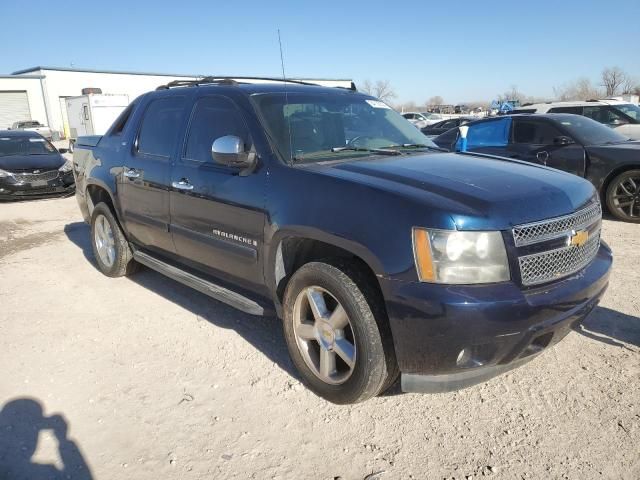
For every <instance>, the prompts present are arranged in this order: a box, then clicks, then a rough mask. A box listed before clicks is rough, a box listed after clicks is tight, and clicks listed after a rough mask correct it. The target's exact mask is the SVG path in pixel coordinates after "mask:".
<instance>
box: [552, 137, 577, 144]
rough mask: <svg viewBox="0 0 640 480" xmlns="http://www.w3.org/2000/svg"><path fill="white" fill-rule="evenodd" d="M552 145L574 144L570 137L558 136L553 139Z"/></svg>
mask: <svg viewBox="0 0 640 480" xmlns="http://www.w3.org/2000/svg"><path fill="white" fill-rule="evenodd" d="M553 143H554V144H555V145H571V144H572V143H575V142H574V141H573V139H572V138H571V137H565V136H564V135H560V136H559V137H556V138H554V139H553Z"/></svg>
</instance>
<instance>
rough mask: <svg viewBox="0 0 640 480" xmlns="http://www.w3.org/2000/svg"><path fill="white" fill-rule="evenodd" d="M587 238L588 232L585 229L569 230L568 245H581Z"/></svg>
mask: <svg viewBox="0 0 640 480" xmlns="http://www.w3.org/2000/svg"><path fill="white" fill-rule="evenodd" d="M587 240H589V232H588V231H587V230H579V231H577V232H576V231H575V230H572V231H571V236H570V237H569V242H568V243H569V246H573V247H581V246H583V245H584V244H585V243H587Z"/></svg>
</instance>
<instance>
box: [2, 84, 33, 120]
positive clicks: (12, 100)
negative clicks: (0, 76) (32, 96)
mask: <svg viewBox="0 0 640 480" xmlns="http://www.w3.org/2000/svg"><path fill="white" fill-rule="evenodd" d="M22 120H31V112H30V111H29V100H28V99H27V92H0V129H6V128H9V127H10V126H11V125H12V124H13V122H19V121H22Z"/></svg>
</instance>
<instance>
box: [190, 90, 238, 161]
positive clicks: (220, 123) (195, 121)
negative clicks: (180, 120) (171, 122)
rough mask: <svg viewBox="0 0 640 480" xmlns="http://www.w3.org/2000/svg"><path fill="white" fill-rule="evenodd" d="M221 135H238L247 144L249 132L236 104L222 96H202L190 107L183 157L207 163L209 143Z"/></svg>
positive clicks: (209, 152)
mask: <svg viewBox="0 0 640 480" xmlns="http://www.w3.org/2000/svg"><path fill="white" fill-rule="evenodd" d="M225 135H235V136H236V137H240V138H241V139H242V140H243V141H244V142H245V145H246V146H247V148H248V147H249V144H250V140H249V131H248V129H247V126H246V124H245V123H244V120H243V119H242V115H241V114H240V112H239V111H238V108H237V107H236V105H235V104H234V103H233V102H232V101H231V100H229V99H227V98H224V97H203V98H201V99H200V100H198V101H197V102H196V104H195V106H194V108H193V114H192V116H191V125H190V126H189V133H188V136H187V144H186V147H185V152H184V158H186V159H188V160H196V161H199V162H211V161H212V159H211V145H212V144H213V142H214V140H216V139H217V138H220V137H224V136H225Z"/></svg>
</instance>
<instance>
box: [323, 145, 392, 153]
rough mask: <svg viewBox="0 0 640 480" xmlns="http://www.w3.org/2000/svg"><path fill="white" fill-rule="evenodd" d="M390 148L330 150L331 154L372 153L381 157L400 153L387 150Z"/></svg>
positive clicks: (339, 148)
mask: <svg viewBox="0 0 640 480" xmlns="http://www.w3.org/2000/svg"><path fill="white" fill-rule="evenodd" d="M389 148H390V147H385V148H364V147H333V148H331V149H330V150H331V152H333V153H335V152H345V151H349V152H372V153H381V154H382V155H400V152H399V151H397V150H389Z"/></svg>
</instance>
